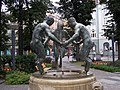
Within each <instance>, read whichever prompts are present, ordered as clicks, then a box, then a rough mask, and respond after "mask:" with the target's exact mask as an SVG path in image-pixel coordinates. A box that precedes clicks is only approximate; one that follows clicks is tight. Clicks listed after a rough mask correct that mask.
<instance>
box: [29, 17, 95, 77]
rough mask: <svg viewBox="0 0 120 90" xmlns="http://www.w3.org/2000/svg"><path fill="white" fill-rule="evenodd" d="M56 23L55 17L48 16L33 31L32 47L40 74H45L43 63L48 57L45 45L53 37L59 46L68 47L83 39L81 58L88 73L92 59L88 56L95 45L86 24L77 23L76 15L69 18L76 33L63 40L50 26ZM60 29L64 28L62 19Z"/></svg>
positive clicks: (69, 23)
mask: <svg viewBox="0 0 120 90" xmlns="http://www.w3.org/2000/svg"><path fill="white" fill-rule="evenodd" d="M53 23H54V19H53V18H52V17H51V16H47V17H46V18H45V19H44V21H43V22H42V23H39V24H38V25H37V26H36V27H35V28H34V31H33V35H32V40H31V43H30V45H31V48H32V50H33V52H34V53H35V54H36V55H37V58H36V63H37V67H38V69H39V72H40V74H41V75H42V74H44V69H43V66H42V63H43V61H44V59H45V57H46V52H45V47H44V46H45V45H46V44H47V42H48V41H49V40H50V39H51V40H53V41H54V42H55V43H56V44H57V45H56V46H58V47H66V46H68V45H69V44H70V43H72V42H74V43H75V42H76V43H77V40H82V43H83V45H82V47H81V50H80V51H79V52H80V54H79V55H80V60H85V61H86V65H85V71H86V73H87V72H88V71H89V68H90V64H91V62H92V61H91V59H90V58H89V57H88V55H89V53H90V50H91V49H92V47H93V45H94V44H93V42H92V41H91V37H90V34H89V32H88V29H87V28H86V26H84V25H83V24H81V23H77V22H76V20H75V18H74V17H70V18H69V19H68V25H69V27H71V29H72V30H74V34H73V36H72V37H70V38H69V39H68V40H66V41H65V42H61V41H60V39H59V38H58V37H57V35H54V34H53V33H52V32H51V29H50V26H51V25H52V24H53ZM58 24H59V25H58V29H60V30H62V29H63V23H62V21H60V22H58ZM56 33H57V34H60V33H59V32H56Z"/></svg>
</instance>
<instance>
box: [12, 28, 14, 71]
mask: <svg viewBox="0 0 120 90" xmlns="http://www.w3.org/2000/svg"><path fill="white" fill-rule="evenodd" d="M12 65H13V70H15V30H12Z"/></svg>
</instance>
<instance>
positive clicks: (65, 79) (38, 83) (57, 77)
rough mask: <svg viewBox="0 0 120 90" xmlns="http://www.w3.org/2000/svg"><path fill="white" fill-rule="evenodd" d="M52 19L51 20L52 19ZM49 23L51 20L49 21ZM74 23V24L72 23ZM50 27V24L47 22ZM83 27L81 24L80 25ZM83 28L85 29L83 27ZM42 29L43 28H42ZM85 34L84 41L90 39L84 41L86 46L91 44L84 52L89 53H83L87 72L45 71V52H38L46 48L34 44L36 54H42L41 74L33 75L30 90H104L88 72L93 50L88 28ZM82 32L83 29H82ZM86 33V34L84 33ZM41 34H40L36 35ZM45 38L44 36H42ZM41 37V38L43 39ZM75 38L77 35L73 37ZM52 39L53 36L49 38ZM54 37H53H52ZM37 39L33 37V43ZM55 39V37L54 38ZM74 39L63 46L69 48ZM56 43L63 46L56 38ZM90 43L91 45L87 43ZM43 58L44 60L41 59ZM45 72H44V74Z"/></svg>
mask: <svg viewBox="0 0 120 90" xmlns="http://www.w3.org/2000/svg"><path fill="white" fill-rule="evenodd" d="M50 19H51V18H50ZM47 20H48V21H49V19H47ZM71 21H72V22H71ZM45 22H46V23H47V24H48V25H49V23H50V21H49V22H47V21H45ZM68 22H69V24H71V23H72V24H77V22H76V21H75V19H74V18H72V19H70V20H68ZM40 25H43V24H39V25H37V26H38V28H39V27H41V26H40ZM80 25H81V24H80ZM82 27H84V26H83V25H82ZM78 28H79V27H78ZM40 29H42V28H40ZM83 29H84V30H83V33H82V34H85V35H81V33H80V35H81V36H83V37H82V38H83V40H85V39H86V38H85V39H84V37H88V39H87V40H89V41H87V40H85V41H83V44H84V46H85V45H86V44H89V45H88V46H87V47H86V48H83V49H82V50H83V51H84V50H85V51H87V52H85V53H84V52H83V53H82V56H81V57H82V59H84V60H86V65H85V70H72V69H71V70H67V69H56V70H52V69H50V70H47V71H44V70H43V68H42V66H41V60H42V59H44V57H43V56H41V54H42V55H44V54H43V53H44V52H43V51H42V52H41V51H38V50H39V49H40V50H41V48H42V49H43V50H44V48H43V47H42V46H34V45H37V43H38V42H37V43H36V44H34V43H33V44H34V45H33V49H34V51H36V54H38V53H37V52H40V54H38V56H39V58H40V59H39V58H37V60H38V61H37V65H38V68H39V72H35V73H33V74H32V75H31V77H30V80H29V90H103V87H102V85H101V84H100V83H99V82H97V81H96V77H95V76H94V75H93V74H92V73H90V72H88V71H89V67H90V63H91V61H90V60H89V58H88V57H86V56H88V54H89V51H90V49H91V48H92V41H91V39H90V37H89V33H88V31H87V29H86V28H83ZM37 30H39V29H37V27H36V28H35V30H34V32H33V36H35V32H36V31H37ZM80 30H81V29H80ZM39 31H40V32H41V33H42V32H43V30H39ZM84 32H85V33H84ZM36 34H39V33H36ZM40 35H41V34H40ZM42 36H43V35H42ZM42 36H41V38H42ZM73 36H75V35H73ZM49 37H51V36H49ZM52 37H53V36H52ZM34 38H35V37H33V41H32V42H35V40H36V39H37V38H36V39H35V40H34ZM54 38H55V37H54ZM72 38H73V37H71V38H70V39H69V40H67V41H65V43H64V44H63V46H67V44H69V42H72V41H71V40H72ZM73 40H74V39H73ZM55 41H56V42H57V43H59V44H61V42H59V40H58V39H56V38H55ZM87 42H89V43H87ZM39 43H41V41H39ZM37 47H39V48H37ZM41 58H42V59H41ZM43 71H44V72H43Z"/></svg>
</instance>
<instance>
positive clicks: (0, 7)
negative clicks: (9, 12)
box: [0, 0, 2, 69]
mask: <svg viewBox="0 0 120 90" xmlns="http://www.w3.org/2000/svg"><path fill="white" fill-rule="evenodd" d="M1 9H2V0H0V36H1ZM1 45H2V44H1V38H0V62H2V60H1ZM0 64H1V63H0ZM0 69H1V65H0Z"/></svg>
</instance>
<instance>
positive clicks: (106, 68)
mask: <svg viewBox="0 0 120 90" xmlns="http://www.w3.org/2000/svg"><path fill="white" fill-rule="evenodd" d="M91 68H95V69H99V70H104V71H108V72H120V68H119V67H113V66H107V65H95V64H92V65H91Z"/></svg>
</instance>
